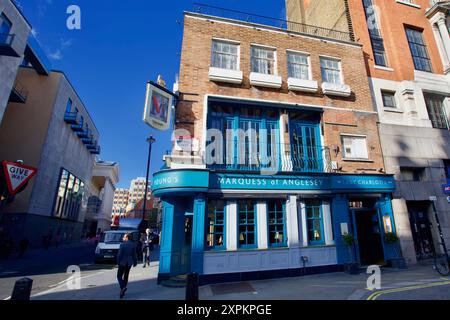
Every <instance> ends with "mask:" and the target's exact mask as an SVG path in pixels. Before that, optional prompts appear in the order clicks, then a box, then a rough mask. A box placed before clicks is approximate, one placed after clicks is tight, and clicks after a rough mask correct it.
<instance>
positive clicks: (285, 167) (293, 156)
mask: <svg viewBox="0 0 450 320" xmlns="http://www.w3.org/2000/svg"><path fill="white" fill-rule="evenodd" d="M204 160H205V164H206V165H207V167H208V168H209V169H213V170H233V171H249V172H260V171H265V172H298V173H300V172H302V173H314V172H317V173H322V172H331V170H332V166H331V156H330V150H329V148H328V147H321V146H304V145H302V146H296V145H291V144H279V143H278V144H275V143H274V144H248V143H240V142H235V141H234V142H226V143H225V145H224V146H223V150H215V151H214V152H212V153H211V154H207V155H206V156H205V159H204Z"/></svg>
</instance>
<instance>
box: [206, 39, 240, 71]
mask: <svg viewBox="0 0 450 320" xmlns="http://www.w3.org/2000/svg"><path fill="white" fill-rule="evenodd" d="M211 65H212V67H215V68H221V69H228V70H239V45H238V44H235V43H230V42H226V41H219V40H213V42H212V58H211Z"/></svg>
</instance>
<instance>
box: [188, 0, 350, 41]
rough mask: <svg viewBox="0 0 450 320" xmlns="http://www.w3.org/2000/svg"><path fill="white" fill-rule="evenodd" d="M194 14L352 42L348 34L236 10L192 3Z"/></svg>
mask: <svg viewBox="0 0 450 320" xmlns="http://www.w3.org/2000/svg"><path fill="white" fill-rule="evenodd" d="M193 11H194V13H198V14H203V15H208V16H215V17H221V18H226V19H233V20H239V21H243V22H247V23H252V24H259V25H263V26H270V27H274V28H279V29H283V30H286V31H292V32H297V33H303V34H307V35H311V36H315V37H322V38H330V39H335V40H341V41H348V42H354V39H353V36H352V34H351V33H350V32H345V31H340V30H334V29H327V28H322V27H319V26H313V25H308V24H304V23H299V22H294V21H287V20H283V19H278V18H271V17H266V16H261V15H257V14H252V13H246V12H242V11H237V10H231V9H225V8H220V7H215V6H210V5H205V4H201V3H194V9H193Z"/></svg>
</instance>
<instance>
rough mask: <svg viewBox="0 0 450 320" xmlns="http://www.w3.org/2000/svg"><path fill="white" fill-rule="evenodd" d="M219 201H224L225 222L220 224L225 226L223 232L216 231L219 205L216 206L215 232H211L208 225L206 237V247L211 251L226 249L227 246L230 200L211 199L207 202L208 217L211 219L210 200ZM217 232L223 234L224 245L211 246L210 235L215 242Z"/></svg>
mask: <svg viewBox="0 0 450 320" xmlns="http://www.w3.org/2000/svg"><path fill="white" fill-rule="evenodd" d="M210 201H211V202H218V201H222V202H223V222H222V224H219V225H218V226H221V227H222V228H223V231H222V233H217V232H215V228H216V226H217V223H216V220H217V209H216V208H217V206H215V207H214V210H215V212H214V232H213V233H210V232H209V230H210V225H211V224H209V225H207V226H206V228H207V232H206V238H205V248H206V249H207V250H210V251H220V250H226V247H227V240H226V239H227V210H228V202H227V201H226V200H224V199H209V200H208V202H207V206H206V218H207V219H209V202H210ZM216 234H221V235H222V245H221V246H218V245H213V246H209V245H208V236H209V235H212V237H213V243H214V242H215V240H214V239H215V235H216Z"/></svg>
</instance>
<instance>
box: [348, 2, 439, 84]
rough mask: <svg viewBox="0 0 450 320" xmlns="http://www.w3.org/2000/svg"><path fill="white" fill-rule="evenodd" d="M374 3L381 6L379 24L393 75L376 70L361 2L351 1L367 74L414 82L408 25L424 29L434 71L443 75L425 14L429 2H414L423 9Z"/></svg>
mask: <svg viewBox="0 0 450 320" xmlns="http://www.w3.org/2000/svg"><path fill="white" fill-rule="evenodd" d="M373 3H374V5H376V6H378V7H379V12H380V15H379V23H380V28H381V33H382V35H383V39H384V45H385V50H386V56H387V60H388V66H389V67H390V68H393V69H394V72H391V71H383V70H379V69H375V68H374V65H375V64H374V58H373V53H372V46H371V43H370V38H369V33H368V29H367V23H366V17H365V13H364V8H363V5H362V0H349V9H350V13H351V19H352V23H353V28H354V31H355V39H356V41H358V42H359V43H361V44H362V45H363V50H364V53H365V54H366V57H367V73H368V75H369V76H370V77H375V78H382V79H387V80H393V81H403V80H414V63H413V60H412V57H411V53H410V50H409V45H408V40H407V38H406V33H405V25H410V26H414V27H416V28H419V29H423V37H424V41H425V43H426V45H427V49H428V54H429V56H430V59H431V65H432V70H433V72H434V73H438V74H443V66H442V61H441V57H440V55H439V50H438V48H437V45H436V41H435V38H434V35H433V31H432V28H431V25H430V22H429V21H428V19H427V18H426V17H425V11H426V9H427V8H429V7H430V1H429V0H414V3H416V4H418V5H420V8H415V7H411V6H408V5H405V4H401V3H397V2H396V1H395V0H373Z"/></svg>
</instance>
